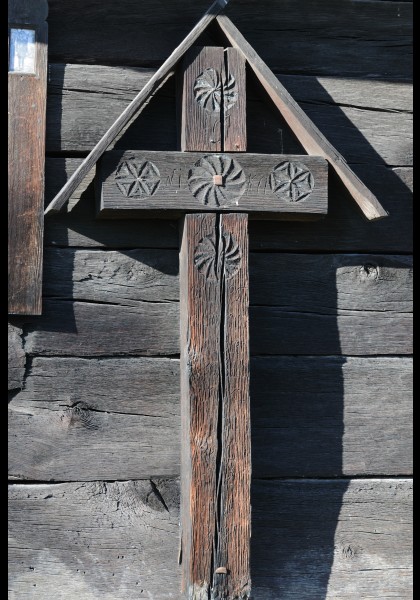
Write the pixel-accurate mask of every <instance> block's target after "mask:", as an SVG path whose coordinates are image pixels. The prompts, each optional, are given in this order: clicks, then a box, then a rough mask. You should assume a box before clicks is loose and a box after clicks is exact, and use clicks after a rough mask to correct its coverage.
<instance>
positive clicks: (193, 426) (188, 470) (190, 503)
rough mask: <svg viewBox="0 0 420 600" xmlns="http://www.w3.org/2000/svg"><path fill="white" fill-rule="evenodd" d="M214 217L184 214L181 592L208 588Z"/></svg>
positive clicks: (213, 438) (216, 298)
mask: <svg viewBox="0 0 420 600" xmlns="http://www.w3.org/2000/svg"><path fill="white" fill-rule="evenodd" d="M215 225H216V215H215V214H209V215H204V214H197V215H187V216H186V217H185V220H184V228H183V234H182V243H181V254H180V296H181V430H182V450H181V481H182V487H181V489H182V495H181V527H182V571H183V592H184V593H186V594H187V597H188V598H190V599H194V600H199V599H200V598H202V597H203V598H204V597H205V596H202V595H201V594H204V593H205V592H206V591H207V590H208V589H209V586H210V584H211V581H210V574H211V567H212V565H211V561H212V555H213V544H214V525H215V513H214V502H215V496H216V460H217V449H218V444H217V433H218V432H217V425H218V410H219V367H220V357H219V354H220V311H221V298H220V292H219V286H218V282H217V279H216V262H215V260H214V253H215Z"/></svg>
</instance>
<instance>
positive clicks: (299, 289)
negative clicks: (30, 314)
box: [44, 248, 413, 314]
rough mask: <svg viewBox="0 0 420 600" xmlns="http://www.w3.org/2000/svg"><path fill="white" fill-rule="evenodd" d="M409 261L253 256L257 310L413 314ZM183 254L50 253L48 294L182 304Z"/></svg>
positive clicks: (380, 257) (399, 257) (390, 257)
mask: <svg viewBox="0 0 420 600" xmlns="http://www.w3.org/2000/svg"><path fill="white" fill-rule="evenodd" d="M412 264H413V259H412V257H411V256H406V255H378V254H291V253H287V254H283V253H281V254H280V253H266V252H264V253H258V252H251V253H250V294H251V298H250V302H251V305H260V306H261V305H265V306H282V307H284V308H287V309H289V310H291V309H292V308H293V307H295V308H296V309H298V310H300V311H305V312H314V313H324V314H335V313H336V312H337V309H340V310H361V309H363V310H365V311H369V310H373V311H379V312H391V313H392V312H396V313H404V312H411V311H412V310H413V269H412ZM178 270H179V259H178V252H177V251H176V250H166V249H138V250H125V251H114V250H106V251H105V250H89V249H74V248H47V249H46V252H45V276H44V294H45V296H48V297H53V298H56V299H59V298H60V299H71V298H72V299H74V300H82V301H92V302H108V303H113V304H122V305H129V306H136V305H138V304H141V303H142V302H147V301H154V302H171V301H177V300H178V299H179V279H178Z"/></svg>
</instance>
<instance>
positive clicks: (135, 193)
mask: <svg viewBox="0 0 420 600" xmlns="http://www.w3.org/2000/svg"><path fill="white" fill-rule="evenodd" d="M115 182H116V184H117V187H118V189H119V190H120V192H121V194H122V195H123V196H126V197H127V198H139V197H141V196H153V194H154V193H155V192H156V190H157V188H158V187H159V183H160V173H159V169H158V168H157V166H156V165H154V164H153V163H152V162H150V161H149V160H144V161H142V162H136V161H134V160H130V159H129V160H125V161H124V162H122V163H121V164H120V165H119V166H118V169H117V172H116V174H115Z"/></svg>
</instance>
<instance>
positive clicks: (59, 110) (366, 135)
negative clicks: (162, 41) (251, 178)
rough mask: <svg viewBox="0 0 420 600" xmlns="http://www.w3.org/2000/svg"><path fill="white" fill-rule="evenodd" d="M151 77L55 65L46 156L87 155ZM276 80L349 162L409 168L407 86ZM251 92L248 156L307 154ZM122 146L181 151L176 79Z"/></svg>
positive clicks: (261, 95) (147, 72)
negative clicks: (292, 142) (65, 153)
mask: <svg viewBox="0 0 420 600" xmlns="http://www.w3.org/2000/svg"><path fill="white" fill-rule="evenodd" d="M154 72H155V71H154V70H151V69H138V68H132V69H129V68H128V67H107V66H102V65H62V64H54V63H53V64H51V65H50V76H49V82H48V114H47V151H49V152H88V151H90V150H91V149H92V148H93V146H94V145H95V144H96V142H97V140H98V139H100V137H102V135H103V134H104V133H105V131H106V129H107V127H109V126H110V125H111V124H112V123H113V121H114V120H115V119H116V118H117V117H118V115H119V114H120V113H121V112H122V111H123V110H124V108H125V107H126V106H127V105H128V104H129V102H130V101H131V100H132V98H134V96H135V95H136V93H137V92H138V90H140V89H142V88H143V87H144V86H146V85H147V83H148V81H149V80H150V78H151V77H152V76H153V74H154ZM282 72H283V71H282ZM278 80H279V82H280V83H281V84H282V85H284V86H285V88H286V89H287V90H288V91H289V92H290V93H291V94H292V95H293V97H294V98H295V99H296V101H297V102H298V103H299V104H300V106H301V107H302V108H303V110H304V111H305V112H306V113H307V114H308V115H309V116H310V118H311V119H312V120H313V122H314V123H315V124H316V125H317V127H318V128H319V129H320V130H321V131H322V133H323V134H324V135H325V136H326V137H327V138H328V139H329V140H330V141H331V143H333V144H334V146H335V147H336V148H337V150H338V151H339V152H341V153H342V154H343V155H344V156H345V158H346V160H347V161H348V162H349V163H368V164H383V163H384V162H385V163H386V164H389V165H393V166H397V165H402V166H407V165H410V164H412V160H413V156H412V115H411V111H412V85H410V84H409V83H391V82H387V81H372V80H360V79H342V78H334V77H331V78H329V77H328V78H327V77H302V76H296V75H293V76H292V75H289V76H286V75H281V76H280V75H279V76H278ZM249 83H252V82H248V88H249V87H250V86H249ZM252 88H253V89H252V90H250V92H249V93H248V96H249V99H248V112H249V114H248V119H247V129H248V148H247V150H248V151H249V152H266V153H277V154H280V153H287V154H299V153H304V152H301V151H300V150H299V148H300V146H298V147H296V143H295V145H294V146H291V142H290V141H288V127H287V125H286V124H285V122H284V120H283V119H281V117H280V115H278V111H277V110H276V109H273V108H271V106H270V105H267V106H266V104H265V98H266V96H267V94H266V93H265V91H264V90H263V89H262V87H261V86H260V85H259V84H258V85H257V84H256V83H255V84H254V85H252ZM254 88H255V89H254ZM268 101H269V100H268ZM269 102H270V101H269ZM270 104H271V103H270ZM279 130H280V133H281V137H280V135H279ZM390 139H392V143H390V141H389V140H390ZM117 146H118V147H120V148H122V149H130V150H135V149H137V148H138V149H150V150H153V149H154V150H175V149H178V146H177V129H176V110H175V84H174V82H173V81H172V80H169V81H168V82H167V84H165V86H164V87H163V88H162V89H161V90H160V91H159V92H157V94H156V96H155V97H154V98H153V99H152V100H151V102H150V104H149V105H148V106H147V107H146V108H145V109H144V111H143V112H142V113H141V114H140V115H139V116H138V117H137V118H136V120H135V121H134V122H133V123H132V124H131V126H130V127H129V128H128V130H127V131H126V132H124V134H123V135H121V137H120V138H119V141H118V142H117ZM288 146H289V147H288ZM110 147H112V145H111V146H110ZM359 176H360V175H359ZM364 181H365V180H364ZM366 183H367V185H369V183H368V182H366Z"/></svg>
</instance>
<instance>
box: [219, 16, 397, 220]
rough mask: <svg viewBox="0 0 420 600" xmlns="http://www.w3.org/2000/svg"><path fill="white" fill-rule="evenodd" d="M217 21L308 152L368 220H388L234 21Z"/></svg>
mask: <svg viewBox="0 0 420 600" xmlns="http://www.w3.org/2000/svg"><path fill="white" fill-rule="evenodd" d="M216 18H217V23H218V24H219V25H220V27H221V29H222V31H223V32H224V33H225V35H226V36H227V38H228V39H229V41H230V43H231V44H232V46H233V47H234V48H237V49H238V50H239V51H240V52H241V53H242V54H243V55H244V56H245V58H246V60H247V63H248V64H249V66H250V67H251V68H252V70H253V71H254V73H255V75H256V76H257V78H258V79H259V81H260V83H261V84H262V86H263V87H264V89H265V90H266V92H267V93H268V95H269V96H270V98H271V99H272V101H273V102H274V104H275V106H276V107H277V108H278V110H279V111H280V113H281V114H282V116H283V117H284V119H285V120H286V122H287V123H288V125H289V127H290V128H291V129H292V131H293V132H294V133H295V135H296V136H297V138H298V139H299V141H300V143H301V144H302V146H303V147H304V148H305V150H306V151H307V152H308V153H309V154H313V155H318V156H323V157H324V158H325V159H326V160H327V161H328V162H329V164H330V165H331V167H332V168H333V169H334V171H335V172H336V174H337V176H338V177H339V178H340V180H341V181H342V183H343V184H344V186H345V187H346V188H347V190H348V191H349V193H350V195H351V196H352V198H353V199H354V200H355V202H356V203H357V204H358V206H359V207H360V209H361V210H362V212H363V214H364V216H365V217H366V218H367V219H369V220H370V221H374V220H376V219H381V218H383V217H386V216H387V215H388V213H387V212H386V210H385V209H384V208H383V207H382V205H381V204H380V202H379V201H378V199H377V198H376V197H375V196H374V194H373V193H372V192H371V191H370V190H369V189H368V188H367V187H366V185H365V184H364V183H363V182H362V181H361V180H360V179H359V178H358V177H357V175H356V174H355V173H354V171H353V170H352V169H351V168H350V167H349V165H348V164H347V163H346V161H345V159H344V157H343V156H342V155H341V154H340V153H339V152H338V151H337V150H336V149H335V148H334V146H332V144H331V143H330V142H329V141H328V139H327V138H326V137H325V136H324V135H323V134H322V133H321V131H320V130H319V129H318V128H317V127H316V125H315V124H314V123H313V121H311V119H310V118H309V117H308V116H307V114H306V113H305V112H304V111H303V110H302V109H301V108H300V106H299V105H298V104H297V102H296V101H295V100H294V99H293V97H292V96H291V95H290V94H289V92H288V91H287V90H286V88H285V87H284V86H283V85H282V84H281V83H279V81H278V79H277V77H276V76H275V75H274V73H273V72H272V71H271V70H270V69H269V67H268V66H267V65H266V64H265V63H264V61H263V60H262V59H261V58H260V57H259V56H258V54H257V53H256V52H255V50H254V49H253V48H252V46H250V45H249V43H248V42H247V41H246V39H245V38H244V37H243V35H242V34H241V33H240V31H239V30H238V29H237V28H236V26H235V25H234V24H233V23H232V21H231V20H230V19H229V18H228V17H227V16H226V15H219V16H218V17H216Z"/></svg>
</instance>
